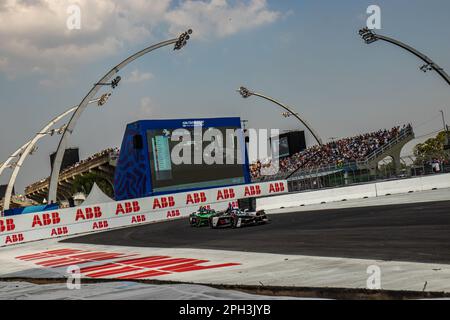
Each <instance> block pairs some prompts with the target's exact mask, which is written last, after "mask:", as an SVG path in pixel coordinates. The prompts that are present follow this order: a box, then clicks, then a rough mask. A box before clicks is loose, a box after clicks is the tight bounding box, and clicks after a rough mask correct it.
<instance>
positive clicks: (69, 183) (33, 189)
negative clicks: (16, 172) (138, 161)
mask: <svg viewBox="0 0 450 320" xmlns="http://www.w3.org/2000/svg"><path fill="white" fill-rule="evenodd" d="M118 156H119V149H118V148H109V149H106V150H103V151H101V152H98V153H96V154H94V155H92V156H90V157H89V158H87V159H84V160H82V161H80V162H77V163H76V164H74V165H72V166H70V167H68V168H66V169H64V170H63V171H62V172H61V174H60V176H59V186H58V195H57V199H58V201H63V200H66V201H67V200H69V199H71V198H72V197H73V191H72V189H73V188H72V187H73V183H74V181H75V179H76V178H77V177H80V176H84V175H86V174H88V173H98V174H100V175H101V176H102V177H104V178H105V179H106V180H107V181H108V182H109V183H110V184H111V186H113V185H114V170H115V167H116V164H117V159H118ZM48 186H49V178H46V179H42V180H40V181H38V182H35V183H33V184H31V185H29V186H27V187H26V188H25V196H26V198H29V199H32V200H34V201H36V202H37V203H43V202H44V199H46V198H47V193H48Z"/></svg>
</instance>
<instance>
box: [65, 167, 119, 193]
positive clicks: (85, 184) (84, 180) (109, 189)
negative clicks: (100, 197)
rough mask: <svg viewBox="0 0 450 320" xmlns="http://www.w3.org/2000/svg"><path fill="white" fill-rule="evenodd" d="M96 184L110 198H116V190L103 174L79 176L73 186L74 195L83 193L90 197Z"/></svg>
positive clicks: (93, 173) (94, 173)
mask: <svg viewBox="0 0 450 320" xmlns="http://www.w3.org/2000/svg"><path fill="white" fill-rule="evenodd" d="M94 183H96V184H97V185H98V187H99V188H100V190H102V191H103V192H104V193H105V194H106V195H107V196H108V197H110V198H114V188H113V186H112V185H111V183H110V182H109V180H108V178H107V177H106V175H103V174H101V173H96V172H91V173H88V174H86V175H83V176H77V177H76V178H75V180H74V182H73V185H72V193H77V192H82V193H84V194H85V195H88V194H89V193H90V192H91V190H92V187H93V186H94Z"/></svg>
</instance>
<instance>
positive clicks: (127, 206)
mask: <svg viewBox="0 0 450 320" xmlns="http://www.w3.org/2000/svg"><path fill="white" fill-rule="evenodd" d="M140 210H141V207H140V206H139V202H138V201H133V202H125V203H124V204H123V205H122V204H120V203H118V204H117V209H116V215H118V214H120V213H122V214H127V213H132V212H133V213H136V212H139V211H140Z"/></svg>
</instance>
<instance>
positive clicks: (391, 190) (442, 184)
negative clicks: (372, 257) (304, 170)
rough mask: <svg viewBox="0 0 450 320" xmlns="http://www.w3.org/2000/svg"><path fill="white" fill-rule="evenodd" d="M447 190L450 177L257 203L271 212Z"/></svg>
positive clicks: (408, 180) (317, 193) (398, 182)
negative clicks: (313, 205) (327, 203)
mask: <svg viewBox="0 0 450 320" xmlns="http://www.w3.org/2000/svg"><path fill="white" fill-rule="evenodd" d="M444 188H450V174H449V173H447V174H439V175H430V176H424V177H417V178H411V179H400V180H394V181H384V182H377V183H371V184H363V185H355V186H350V187H343V188H335V189H325V190H318V191H310V192H299V193H290V194H284V195H280V196H275V197H270V198H260V199H257V201H256V204H257V207H258V209H265V210H269V209H279V208H288V207H297V206H302V205H310V204H320V203H323V202H335V201H343V200H350V199H362V198H371V197H378V196H385V195H390V194H401V193H409V192H418V191H425V190H433V189H444Z"/></svg>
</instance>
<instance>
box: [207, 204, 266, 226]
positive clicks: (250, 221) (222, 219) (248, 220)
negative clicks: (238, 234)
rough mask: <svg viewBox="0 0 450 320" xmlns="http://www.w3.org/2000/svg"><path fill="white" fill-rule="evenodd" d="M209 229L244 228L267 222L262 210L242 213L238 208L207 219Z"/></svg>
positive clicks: (229, 209)
mask: <svg viewBox="0 0 450 320" xmlns="http://www.w3.org/2000/svg"><path fill="white" fill-rule="evenodd" d="M209 220H210V222H209V226H210V227H211V228H214V229H216V228H230V227H231V228H241V227H244V226H251V225H260V224H265V223H267V222H268V221H269V219H268V218H267V216H266V213H265V212H264V210H259V211H256V212H254V211H248V210H247V209H246V210H244V211H242V210H241V209H239V208H228V209H227V210H226V211H224V212H222V213H218V214H216V215H212V216H211V217H210V218H209Z"/></svg>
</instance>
